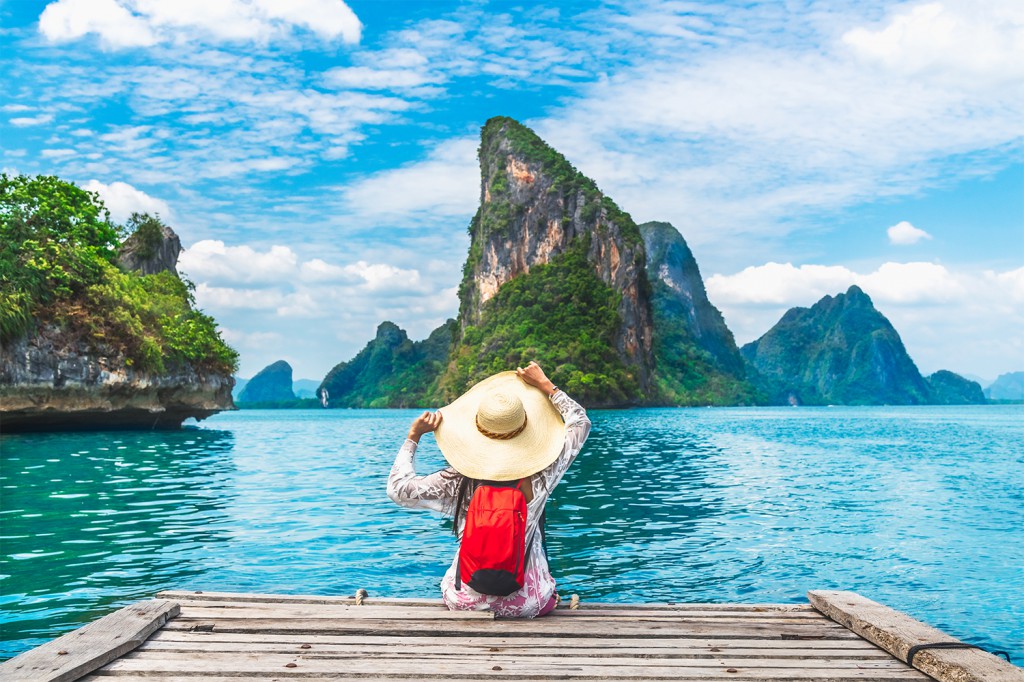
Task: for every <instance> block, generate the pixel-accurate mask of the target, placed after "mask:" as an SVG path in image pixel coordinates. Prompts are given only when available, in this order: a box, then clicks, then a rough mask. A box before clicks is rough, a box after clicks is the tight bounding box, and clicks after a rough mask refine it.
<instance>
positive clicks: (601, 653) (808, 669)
mask: <svg viewBox="0 0 1024 682" xmlns="http://www.w3.org/2000/svg"><path fill="white" fill-rule="evenodd" d="M161 596H175V595H174V593H161ZM206 596H209V597H210V598H208V599H204V598H203V597H206ZM180 599H181V604H182V610H181V615H180V616H179V617H178V618H176V619H175V620H174V621H172V622H170V623H168V624H167V625H166V626H165V627H164V628H163V629H162V630H161V631H160V632H159V633H156V634H155V635H154V636H153V637H152V638H151V639H150V641H148V642H147V643H146V644H145V645H143V646H142V647H140V648H139V649H137V650H136V651H135V652H133V653H132V654H130V655H128V656H125V657H122V658H121V659H119V660H117V661H114V662H112V663H110V664H109V665H107V666H106V667H104V668H103V669H102V670H101V671H99V672H98V674H97V675H95V676H93V677H90V678H89V679H90V680H96V682H99V680H101V679H107V676H116V677H117V678H119V679H120V680H122V682H123V681H125V680H154V679H159V680H162V681H163V682H167V681H168V680H173V679H176V678H177V679H180V680H185V679H190V678H191V679H192V680H195V682H199V680H202V681H203V682H211V680H215V679H217V678H218V677H219V678H223V679H225V680H227V679H235V680H237V679H239V678H246V679H259V680H268V679H280V680H288V679H296V678H300V679H303V680H308V679H314V680H315V679H324V680H327V679H332V680H341V679H357V678H373V679H396V680H397V679H403V680H410V679H457V680H473V679H516V680H517V681H518V680H542V679H564V680H630V681H635V680H648V679H663V680H699V679H700V680H706V679H732V680H743V681H745V682H749V681H752V680H789V681H791V682H798V681H799V682H804V681H808V682H809V681H814V682H820V681H824V680H832V681H834V682H848V681H850V680H869V681H872V680H873V681H877V682H902V681H905V680H908V681H913V682H921V681H923V680H927V678H926V677H925V676H924V675H922V674H921V673H919V672H917V671H915V670H913V669H911V668H910V667H908V666H907V665H905V664H904V663H901V662H900V661H897V660H896V659H894V658H892V657H891V656H890V655H888V654H887V653H885V652H884V651H882V650H880V649H878V648H877V647H875V646H874V645H872V644H870V643H868V642H865V641H864V640H862V639H861V638H859V637H857V636H856V635H854V634H853V633H851V632H850V631H849V630H847V629H846V628H844V627H842V626H840V625H837V624H836V623H834V622H832V621H831V620H829V619H827V618H825V617H824V616H822V615H821V614H819V613H818V612H817V611H815V610H813V609H811V608H809V607H802V606H797V605H757V606H738V605H728V608H722V606H723V605H703V604H679V605H657V606H656V607H654V608H648V607H646V606H645V605H628V606H619V607H611V606H608V605H601V606H600V607H596V608H592V607H591V606H590V605H585V606H582V607H581V608H580V609H579V610H575V611H571V610H568V609H565V608H561V609H558V610H556V611H555V612H554V613H553V614H551V615H549V616H547V617H545V618H541V619H536V620H504V619H497V620H492V619H491V618H490V617H489V614H460V613H450V612H448V611H447V609H446V608H445V607H444V606H443V605H442V604H441V603H440V601H427V600H417V601H416V602H408V601H406V602H400V601H394V600H378V601H377V602H376V603H372V602H371V601H370V600H369V599H365V600H364V602H363V605H362V606H355V605H354V600H352V599H345V598H331V599H327V600H319V599H317V598H314V597H298V598H293V599H282V600H280V601H277V602H275V601H273V600H272V599H269V598H267V596H266V595H260V596H259V597H258V598H257V599H255V600H253V601H252V602H247V600H246V598H245V595H238V594H233V595H223V594H214V595H195V594H190V593H181V595H180ZM481 616H483V617H481Z"/></svg>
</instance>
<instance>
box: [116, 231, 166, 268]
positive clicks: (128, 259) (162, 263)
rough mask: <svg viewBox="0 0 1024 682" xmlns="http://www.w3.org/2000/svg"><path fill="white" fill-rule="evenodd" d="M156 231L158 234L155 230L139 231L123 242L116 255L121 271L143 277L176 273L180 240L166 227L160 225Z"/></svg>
mask: <svg viewBox="0 0 1024 682" xmlns="http://www.w3.org/2000/svg"><path fill="white" fill-rule="evenodd" d="M157 229H158V230H159V232H156V230H155V229H154V230H139V231H137V232H135V233H133V234H132V235H131V236H130V237H128V239H126V240H125V241H124V244H122V245H121V249H120V251H119V252H118V254H117V262H118V265H120V266H121V269H123V270H127V271H129V272H138V273H140V274H143V275H155V274H157V273H158V272H172V273H174V274H177V273H178V271H177V267H178V256H179V255H180V254H181V239H179V238H178V235H177V234H175V232H174V230H172V229H171V228H169V227H167V226H166V225H160V226H159V228H157Z"/></svg>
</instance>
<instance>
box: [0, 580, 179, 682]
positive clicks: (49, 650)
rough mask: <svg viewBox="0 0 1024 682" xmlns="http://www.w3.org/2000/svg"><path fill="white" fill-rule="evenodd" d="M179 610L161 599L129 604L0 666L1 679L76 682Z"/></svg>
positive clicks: (145, 635)
mask: <svg viewBox="0 0 1024 682" xmlns="http://www.w3.org/2000/svg"><path fill="white" fill-rule="evenodd" d="M178 610H179V609H178V605H177V604H176V603H174V602H171V601H167V600H162V599H160V600H157V599H154V600H150V601H143V602H139V603H137V604H131V605H129V606H126V607H124V608H123V609H120V610H118V611H115V612H114V613H111V614H109V615H106V616H104V617H103V618H100V619H99V620H96V621H93V622H92V623H89V624H88V625H85V626H83V627H80V628H78V629H77V630H74V631H72V632H69V633H67V634H66V635H62V636H61V637H58V638H57V639H55V640H53V641H52V642H48V643H46V644H44V645H42V646H40V647H36V648H35V649H32V650H31V651H26V652H25V653H23V654H21V655H20V656H16V657H14V658H12V659H11V660H9V661H6V662H4V663H0V679H3V680H5V682H15V681H17V680H31V681H32V682H65V681H67V680H77V679H79V678H80V677H82V676H83V675H86V674H88V673H91V672H92V671H94V670H97V669H98V668H100V667H102V666H103V665H105V664H107V663H109V662H110V661H113V660H115V659H116V658H118V657H119V656H122V655H124V654H126V653H128V652H129V651H131V650H132V649H134V648H136V647H137V646H139V645H140V644H142V643H143V642H144V641H146V638H147V637H149V635H150V634H152V633H153V632H154V631H156V630H157V629H159V628H160V627H161V626H162V625H163V624H164V623H165V622H167V620H168V619H169V618H174V616H176V615H177V614H178Z"/></svg>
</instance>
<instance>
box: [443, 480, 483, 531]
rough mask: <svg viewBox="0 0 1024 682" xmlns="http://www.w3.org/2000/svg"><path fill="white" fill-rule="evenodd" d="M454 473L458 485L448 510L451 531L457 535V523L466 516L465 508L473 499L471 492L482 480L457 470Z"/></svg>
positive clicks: (473, 491)
mask: <svg viewBox="0 0 1024 682" xmlns="http://www.w3.org/2000/svg"><path fill="white" fill-rule="evenodd" d="M455 475H456V476H458V477H459V485H458V492H456V493H455V501H454V502H453V503H452V508H451V510H450V511H451V515H452V533H453V534H455V535H458V534H459V523H460V522H461V521H462V519H463V517H465V516H466V510H468V509H469V501H470V500H472V499H473V493H475V492H476V489H477V487H478V486H479V485H480V484H481V483H482V481H480V480H478V479H475V478H470V477H468V476H463V475H462V474H460V473H458V472H455Z"/></svg>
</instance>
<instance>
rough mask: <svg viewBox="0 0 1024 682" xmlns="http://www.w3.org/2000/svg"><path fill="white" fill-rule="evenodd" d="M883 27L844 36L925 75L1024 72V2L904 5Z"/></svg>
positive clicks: (986, 77)
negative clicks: (1022, 3)
mask: <svg viewBox="0 0 1024 682" xmlns="http://www.w3.org/2000/svg"><path fill="white" fill-rule="evenodd" d="M887 21H888V23H886V24H885V25H884V26H881V27H878V28H865V27H858V28H855V29H852V30H850V31H848V32H846V33H845V34H844V35H843V37H842V40H843V42H844V43H846V44H847V45H849V46H850V47H851V48H853V50H855V52H856V53H857V54H858V55H860V56H862V57H864V58H866V59H870V60H874V61H877V62H879V63H881V64H883V65H884V66H885V67H886V68H889V69H893V70H896V71H903V72H908V73H914V74H923V75H925V76H926V77H928V76H933V75H941V76H942V77H946V78H948V77H959V78H964V79H971V80H976V79H979V78H980V79H982V80H983V81H985V82H992V81H1006V82H1010V81H1013V80H1018V82H1019V79H1020V78H1021V77H1024V5H1021V4H1020V3H1016V2H999V1H997V0H987V1H979V0H945V1H944V2H932V3H927V4H921V5H902V6H899V9H897V10H896V11H895V12H893V13H892V14H891V15H890V17H889V18H888V20H887Z"/></svg>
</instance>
